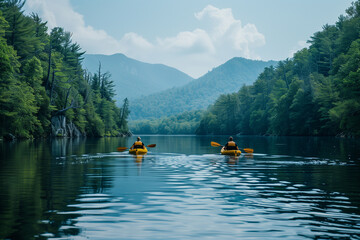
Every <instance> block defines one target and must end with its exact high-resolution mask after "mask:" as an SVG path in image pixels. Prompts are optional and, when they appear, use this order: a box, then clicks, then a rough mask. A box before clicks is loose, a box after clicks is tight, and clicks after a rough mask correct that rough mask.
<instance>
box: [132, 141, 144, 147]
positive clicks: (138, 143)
mask: <svg viewBox="0 0 360 240" xmlns="http://www.w3.org/2000/svg"><path fill="white" fill-rule="evenodd" d="M143 146H144V144H143V143H142V142H141V141H136V142H135V143H134V148H143Z"/></svg>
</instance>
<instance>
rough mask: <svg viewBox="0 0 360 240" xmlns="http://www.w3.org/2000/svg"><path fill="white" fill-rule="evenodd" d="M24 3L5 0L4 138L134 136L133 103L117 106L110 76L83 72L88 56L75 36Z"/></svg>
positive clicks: (0, 7)
mask: <svg viewBox="0 0 360 240" xmlns="http://www.w3.org/2000/svg"><path fill="white" fill-rule="evenodd" d="M24 3H25V2H24V1H22V0H0V119H1V124H0V136H10V135H11V136H15V137H18V138H33V137H47V136H69V137H71V136H79V135H80V136H84V135H87V136H104V135H119V134H124V133H127V132H128V127H127V116H128V114H129V110H128V104H129V103H128V101H127V99H125V100H124V104H123V107H122V108H118V107H116V105H115V101H114V100H113V97H114V85H113V82H112V80H111V79H110V74H109V73H108V72H105V73H104V72H102V71H101V65H99V69H98V71H97V72H96V73H95V74H93V75H92V74H90V73H87V72H86V71H84V70H83V69H82V66H81V62H82V59H83V54H84V52H82V51H81V48H80V46H79V45H78V44H77V43H74V42H73V41H72V39H71V33H69V32H66V31H65V30H64V29H62V28H59V27H56V28H54V29H52V30H51V31H48V27H47V23H46V22H43V21H42V20H41V19H40V18H39V16H38V15H37V14H35V13H33V14H31V15H30V16H27V15H25V14H24V13H23V10H22V8H23V5H24Z"/></svg>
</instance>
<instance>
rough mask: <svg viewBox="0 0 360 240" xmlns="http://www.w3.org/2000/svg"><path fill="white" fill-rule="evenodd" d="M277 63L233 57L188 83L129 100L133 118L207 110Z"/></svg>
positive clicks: (157, 116) (131, 117)
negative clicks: (222, 95)
mask: <svg viewBox="0 0 360 240" xmlns="http://www.w3.org/2000/svg"><path fill="white" fill-rule="evenodd" d="M276 64H277V62H276V61H267V62H265V61H256V60H249V59H245V58H239V57H237V58H233V59H230V60H229V61H227V62H226V63H224V64H223V65H220V66H219V67H217V68H214V69H213V70H212V71H210V72H208V73H207V74H205V75H204V76H202V77H200V78H198V79H196V80H193V81H191V82H189V83H187V84H186V85H183V86H180V87H174V88H171V89H167V90H164V91H162V92H159V93H154V94H151V95H149V96H144V97H141V98H138V99H136V100H135V101H130V110H131V113H130V119H131V120H136V119H150V118H160V117H163V116H170V115H174V114H178V113H182V112H185V111H191V110H201V109H205V108H207V107H208V106H209V105H210V104H213V103H214V101H215V100H216V99H217V98H218V97H219V96H220V95H221V94H225V93H232V92H237V91H238V90H239V89H240V87H241V86H242V85H244V84H246V85H250V84H252V83H253V82H254V81H255V80H256V79H257V77H258V75H259V74H260V73H261V72H262V71H263V70H264V68H265V67H269V66H271V65H274V66H275V65H276Z"/></svg>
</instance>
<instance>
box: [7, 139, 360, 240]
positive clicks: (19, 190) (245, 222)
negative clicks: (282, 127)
mask: <svg viewBox="0 0 360 240" xmlns="http://www.w3.org/2000/svg"><path fill="white" fill-rule="evenodd" d="M141 137H142V140H143V142H144V143H145V144H157V146H156V147H155V148H149V153H148V154H147V155H145V156H143V157H135V156H132V155H129V154H128V152H126V151H125V152H117V151H116V148H117V147H129V146H131V144H132V143H133V142H134V140H135V138H136V137H135V136H134V137H131V138H101V139H53V140H36V141H18V142H13V143H5V142H0V151H1V152H0V153H1V159H0V162H1V165H0V186H1V188H0V190H1V191H0V239H27V240H28V239H232V240H233V239H279V238H282V239H360V141H359V140H354V139H340V138H320V137H318V138H315V137H250V136H249V137H248V136H242V137H236V138H235V141H236V142H237V143H238V145H239V146H240V147H242V148H247V147H249V148H253V149H254V150H255V151H254V154H242V155H241V156H240V157H238V158H235V157H228V156H222V155H220V154H219V152H220V149H219V148H215V147H211V146H210V141H215V142H218V143H221V144H224V143H226V140H227V136H141Z"/></svg>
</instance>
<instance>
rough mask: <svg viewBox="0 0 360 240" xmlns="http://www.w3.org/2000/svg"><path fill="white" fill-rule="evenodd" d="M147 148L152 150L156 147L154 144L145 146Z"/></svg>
mask: <svg viewBox="0 0 360 240" xmlns="http://www.w3.org/2000/svg"><path fill="white" fill-rule="evenodd" d="M147 147H149V148H153V147H156V144H149V145H147Z"/></svg>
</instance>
